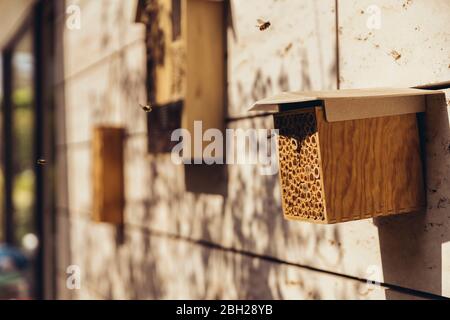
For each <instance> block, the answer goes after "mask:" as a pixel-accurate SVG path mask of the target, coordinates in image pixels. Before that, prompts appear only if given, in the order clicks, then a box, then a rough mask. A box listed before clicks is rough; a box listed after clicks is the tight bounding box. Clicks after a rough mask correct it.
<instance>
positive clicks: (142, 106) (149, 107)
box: [139, 103, 152, 112]
mask: <svg viewBox="0 0 450 320" xmlns="http://www.w3.org/2000/svg"><path fill="white" fill-rule="evenodd" d="M139 105H140V106H141V108H142V110H144V111H145V112H151V111H152V106H151V105H150V104H146V105H143V104H140V103H139Z"/></svg>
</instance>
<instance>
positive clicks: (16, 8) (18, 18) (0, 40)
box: [0, 0, 35, 48]
mask: <svg viewBox="0 0 450 320" xmlns="http://www.w3.org/2000/svg"><path fill="white" fill-rule="evenodd" d="M34 2H35V0H2V1H0V13H1V19H0V30H1V32H0V48H3V47H4V46H5V45H6V44H7V43H8V41H10V39H11V37H12V36H13V35H14V33H15V31H16V30H17V29H18V28H19V27H20V26H21V24H22V23H23V21H24V19H25V17H26V16H27V14H28V13H29V11H30V9H31V8H32V7H33V3H34Z"/></svg>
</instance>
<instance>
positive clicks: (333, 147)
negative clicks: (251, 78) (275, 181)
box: [252, 89, 443, 223]
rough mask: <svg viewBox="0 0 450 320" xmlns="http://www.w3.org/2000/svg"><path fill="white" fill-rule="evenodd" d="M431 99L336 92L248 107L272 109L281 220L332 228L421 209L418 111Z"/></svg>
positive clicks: (287, 96)
mask: <svg viewBox="0 0 450 320" xmlns="http://www.w3.org/2000/svg"><path fill="white" fill-rule="evenodd" d="M437 94H443V93H442V92H437V91H426V90H418V89H367V90H340V91H329V92H324V91H321V92H302V93H284V94H281V95H279V96H276V97H273V98H269V99H264V100H262V101H259V102H257V103H256V104H255V105H254V107H253V108H252V110H266V111H275V112H276V113H275V114H274V125H275V128H276V129H279V136H278V157H279V177H280V184H281V190H282V206H283V212H284V216H285V218H287V219H298V220H306V221H310V222H315V223H337V222H344V221H350V220H358V219H365V218H371V217H376V216H385V215H391V214H398V213H406V212H412V211H417V210H420V209H423V208H425V206H426V196H425V186H424V175H423V164H422V156H421V155H422V153H421V139H420V135H419V128H418V120H417V113H421V112H425V111H426V108H429V107H432V104H433V101H437V100H436V99H432V98H431V97H432V96H435V95H437Z"/></svg>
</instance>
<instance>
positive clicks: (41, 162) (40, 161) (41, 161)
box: [37, 159, 47, 165]
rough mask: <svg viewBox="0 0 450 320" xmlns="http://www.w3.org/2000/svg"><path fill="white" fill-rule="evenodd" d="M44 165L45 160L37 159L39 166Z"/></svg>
mask: <svg viewBox="0 0 450 320" xmlns="http://www.w3.org/2000/svg"><path fill="white" fill-rule="evenodd" d="M46 163H47V161H46V160H45V159H38V161H37V164H39V165H44V164H46Z"/></svg>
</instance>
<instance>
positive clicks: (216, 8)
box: [136, 0, 226, 156]
mask: <svg viewBox="0 0 450 320" xmlns="http://www.w3.org/2000/svg"><path fill="white" fill-rule="evenodd" d="M225 8H226V5H225V2H224V1H211V0H140V1H139V2H138V7H137V12H136V21H137V22H142V23H145V25H146V29H147V74H148V75H147V76H148V79H147V87H148V96H149V101H150V103H151V104H152V105H153V106H154V110H153V111H152V112H151V113H150V114H149V126H148V127H149V130H148V132H149V147H150V148H149V149H150V151H152V150H151V149H157V150H156V151H159V150H160V149H162V148H159V147H157V148H152V147H151V146H153V145H156V143H155V144H153V143H152V142H151V141H150V140H152V139H153V140H158V139H157V138H158V137H159V138H162V137H161V135H160V134H158V132H161V131H164V132H166V133H167V134H165V138H164V139H166V140H170V133H171V132H172V131H173V129H176V128H179V127H181V128H184V129H187V130H189V132H191V133H193V132H194V121H202V127H203V131H205V130H207V129H209V128H218V129H221V130H223V127H224V103H225V35H226V23H225V21H226V19H225V14H226V10H225ZM152 133H155V134H154V136H152ZM167 136H169V138H167ZM165 149H166V152H167V148H165ZM193 154H194V153H193V149H192V152H191V155H193ZM216 156H220V155H216Z"/></svg>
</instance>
